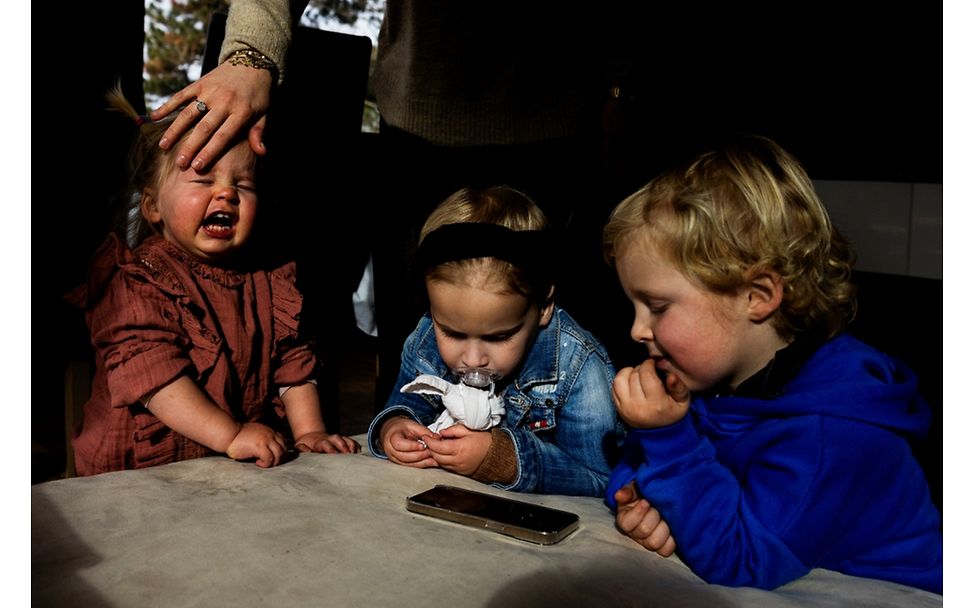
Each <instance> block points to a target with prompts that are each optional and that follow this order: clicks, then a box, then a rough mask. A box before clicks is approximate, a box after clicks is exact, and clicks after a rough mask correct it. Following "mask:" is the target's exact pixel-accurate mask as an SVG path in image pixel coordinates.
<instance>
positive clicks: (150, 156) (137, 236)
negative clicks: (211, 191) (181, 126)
mask: <svg viewBox="0 0 974 608" xmlns="http://www.w3.org/2000/svg"><path fill="white" fill-rule="evenodd" d="M105 98H106V99H107V101H108V109H109V110H112V111H115V112H119V113H121V114H124V115H125V116H128V117H129V118H131V119H132V122H133V123H134V124H135V125H136V127H137V128H138V134H137V136H136V137H135V139H134V140H133V141H132V145H131V146H130V148H129V155H128V176H129V178H128V183H127V184H126V186H125V190H124V191H123V192H122V206H121V209H120V210H119V214H118V216H117V219H116V221H115V231H116V232H117V233H118V234H119V236H121V237H122V238H124V239H125V241H126V243H128V245H129V247H133V248H134V247H135V246H136V245H138V244H139V243H141V242H142V241H144V240H145V238H146V237H148V236H149V235H150V234H153V233H155V232H156V230H155V228H154V227H153V226H152V225H151V224H150V223H149V222H148V221H147V220H146V219H145V218H144V217H142V205H141V203H142V192H143V191H144V190H145V189H146V188H152V189H158V188H159V186H160V185H161V184H162V182H163V180H164V179H165V177H166V176H167V175H169V173H170V172H171V171H173V169H174V168H175V167H176V158H175V155H174V154H169V153H168V152H167V151H166V150H163V149H162V148H160V147H159V140H161V139H162V136H163V134H164V133H165V132H166V129H168V128H169V125H170V124H172V122H173V120H175V116H172V117H167V118H164V119H162V120H158V121H152V120H150V119H149V118H148V117H147V116H142V115H140V114H139V113H138V112H137V111H136V110H135V108H134V107H133V106H132V104H131V102H129V100H128V99H126V98H125V95H124V94H123V93H122V87H121V86H120V85H116V86H115V87H113V88H112V89H111V90H109V91H108V93H107V94H106V95H105ZM192 131H193V129H192V128H191V129H189V130H188V131H186V132H185V133H184V134H183V136H182V137H181V138H180V139H179V141H177V142H175V143H174V144H173V145H172V146H170V148H169V149H170V150H175V149H176V148H177V147H178V145H179V143H180V142H181V141H182V140H183V139H185V138H186V136H187V135H189V134H190V133H192Z"/></svg>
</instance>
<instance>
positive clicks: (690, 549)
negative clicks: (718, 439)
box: [610, 416, 811, 589]
mask: <svg viewBox="0 0 974 608" xmlns="http://www.w3.org/2000/svg"><path fill="white" fill-rule="evenodd" d="M780 439H783V438H780ZM629 442H635V443H637V444H638V445H639V447H640V448H641V449H642V452H643V454H644V455H645V461H644V462H643V464H641V465H639V467H638V469H637V470H636V474H635V480H636V484H637V485H638V487H639V490H640V492H641V493H642V495H643V496H645V497H646V498H647V499H648V500H649V501H650V503H651V504H652V505H653V506H654V507H656V509H658V510H659V512H660V514H661V515H662V517H663V519H665V520H666V522H667V524H669V526H670V530H671V531H672V533H673V537H674V538H675V539H676V542H677V548H678V552H679V555H680V557H681V558H682V559H683V560H684V562H685V563H686V564H687V565H688V566H690V568H691V569H692V570H693V571H694V572H695V573H696V574H697V575H698V576H700V577H701V578H703V579H704V580H706V581H707V582H709V583H717V584H722V585H731V586H753V587H760V588H763V589H773V588H775V587H778V586H779V585H782V584H784V583H786V582H789V581H791V580H794V579H796V578H799V577H801V576H803V575H805V574H806V573H808V571H809V567H807V566H806V565H805V564H804V563H802V561H801V560H800V559H799V558H798V556H797V555H796V554H795V553H794V552H793V551H792V549H791V548H789V547H788V545H787V544H786V543H785V542H784V541H783V540H782V539H781V538H779V536H778V535H777V534H775V530H774V529H772V528H771V527H770V526H771V525H774V526H775V527H779V526H782V525H783V523H784V520H785V519H787V518H788V516H787V515H785V513H784V512H783V509H787V505H789V504H792V502H793V501H794V500H795V498H796V497H795V495H794V493H795V492H798V493H800V494H803V495H807V490H808V484H809V483H810V482H811V480H810V479H809V478H808V476H807V475H805V474H803V471H802V470H801V469H804V467H802V466H800V465H799V466H797V467H796V466H789V464H788V463H786V462H782V463H779V464H783V465H784V466H785V467H787V469H786V470H782V471H779V472H778V474H774V475H770V476H769V477H768V478H763V479H762V478H761V477H763V475H762V472H760V469H764V468H765V467H766V466H773V465H772V463H770V462H766V463H761V462H755V461H751V462H750V463H749V464H748V467H747V468H748V475H749V477H748V479H747V480H745V481H744V482H742V481H739V480H738V479H737V478H736V477H735V476H734V475H733V474H732V473H731V471H730V470H728V468H727V467H726V466H724V464H723V463H721V462H719V461H718V460H717V458H716V454H715V451H714V448H713V446H712V445H711V444H710V442H709V441H708V440H707V439H706V438H702V437H700V436H699V435H698V434H697V431H696V429H695V428H694V426H693V424H692V422H691V416H686V417H685V418H684V419H683V420H681V421H680V422H678V423H676V424H673V425H670V426H668V427H663V428H659V429H651V430H636V431H632V432H631V433H630V434H629V437H628V438H627V443H629ZM791 447H792V449H794V446H791ZM629 449H630V447H629V446H627V448H626V452H629ZM777 449H779V450H780V449H781V446H780V445H779V446H777ZM792 464H795V463H792ZM789 469H790V470H789ZM766 472H770V469H767V471H766ZM770 477H775V478H778V480H779V481H781V482H783V483H782V484H781V485H778V486H777V487H774V486H773V485H769V484H768V483H767V482H769V481H770ZM749 481H750V482H753V483H748V482H749ZM610 502H611V503H612V506H615V504H614V501H613V500H611V497H610ZM771 503H773V505H775V506H771ZM758 510H760V511H762V512H763V513H765V514H767V513H772V512H777V513H778V519H777V520H776V521H774V522H766V521H764V519H763V518H762V516H761V514H759V513H758ZM788 510H789V511H791V512H792V513H793V512H794V509H788Z"/></svg>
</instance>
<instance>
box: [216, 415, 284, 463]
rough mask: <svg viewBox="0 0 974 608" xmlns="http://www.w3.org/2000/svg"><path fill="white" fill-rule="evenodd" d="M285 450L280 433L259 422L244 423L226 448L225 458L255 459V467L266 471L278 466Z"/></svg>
mask: <svg viewBox="0 0 974 608" xmlns="http://www.w3.org/2000/svg"><path fill="white" fill-rule="evenodd" d="M286 450H287V446H286V445H285V443H284V437H283V436H282V435H281V434H280V433H278V432H277V431H275V430H273V429H271V428H270V427H269V426H266V425H263V424H261V423H259V422H245V423H244V424H243V425H242V426H241V427H240V430H239V431H238V432H237V436H236V437H234V438H233V441H231V442H230V446H229V447H227V456H229V457H230V458H233V459H234V460H246V459H248V458H256V459H257V466H259V467H263V468H265V469H266V468H267V467H273V466H276V465H278V464H280V462H281V458H282V457H283V456H284V452H285V451H286Z"/></svg>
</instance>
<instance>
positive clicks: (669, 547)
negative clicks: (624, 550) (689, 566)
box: [615, 483, 676, 557]
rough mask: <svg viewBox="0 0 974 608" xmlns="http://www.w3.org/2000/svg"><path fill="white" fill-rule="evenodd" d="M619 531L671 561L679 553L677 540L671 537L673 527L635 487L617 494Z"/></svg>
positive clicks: (624, 488) (622, 488)
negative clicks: (669, 558)
mask: <svg viewBox="0 0 974 608" xmlns="http://www.w3.org/2000/svg"><path fill="white" fill-rule="evenodd" d="M615 499H616V502H617V503H618V504H619V507H618V509H617V510H616V527H617V528H619V531H620V532H622V533H623V534H625V535H626V536H628V537H629V538H631V539H633V540H634V541H636V542H637V543H639V544H640V545H642V546H644V547H646V548H647V549H649V550H650V551H655V552H657V553H659V554H660V555H662V556H663V557H669V556H671V555H673V552H674V551H676V540H675V539H674V538H673V535H672V534H670V526H669V525H668V524H667V523H666V522H665V521H663V517H662V516H661V515H660V513H659V511H657V510H656V509H655V508H653V506H652V505H650V504H649V501H648V500H646V499H645V498H643V497H641V496H640V495H639V492H638V491H637V490H636V485H635V483H630V484H629V485H626V486H623V487H621V488H619V489H618V490H617V491H616V493H615Z"/></svg>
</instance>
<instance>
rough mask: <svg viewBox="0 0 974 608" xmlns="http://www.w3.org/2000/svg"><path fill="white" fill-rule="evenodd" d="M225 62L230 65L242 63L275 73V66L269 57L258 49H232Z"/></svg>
mask: <svg viewBox="0 0 974 608" xmlns="http://www.w3.org/2000/svg"><path fill="white" fill-rule="evenodd" d="M226 61H227V63H229V64H230V65H243V66H247V67H248V68H255V69H258V70H268V71H270V72H271V73H272V74H276V73H277V66H276V65H274V62H273V61H271V60H270V58H269V57H268V56H267V55H265V54H263V53H261V52H260V51H257V50H254V49H240V50H239V51H234V52H233V53H231V54H230V56H229V57H227V59H226Z"/></svg>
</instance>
